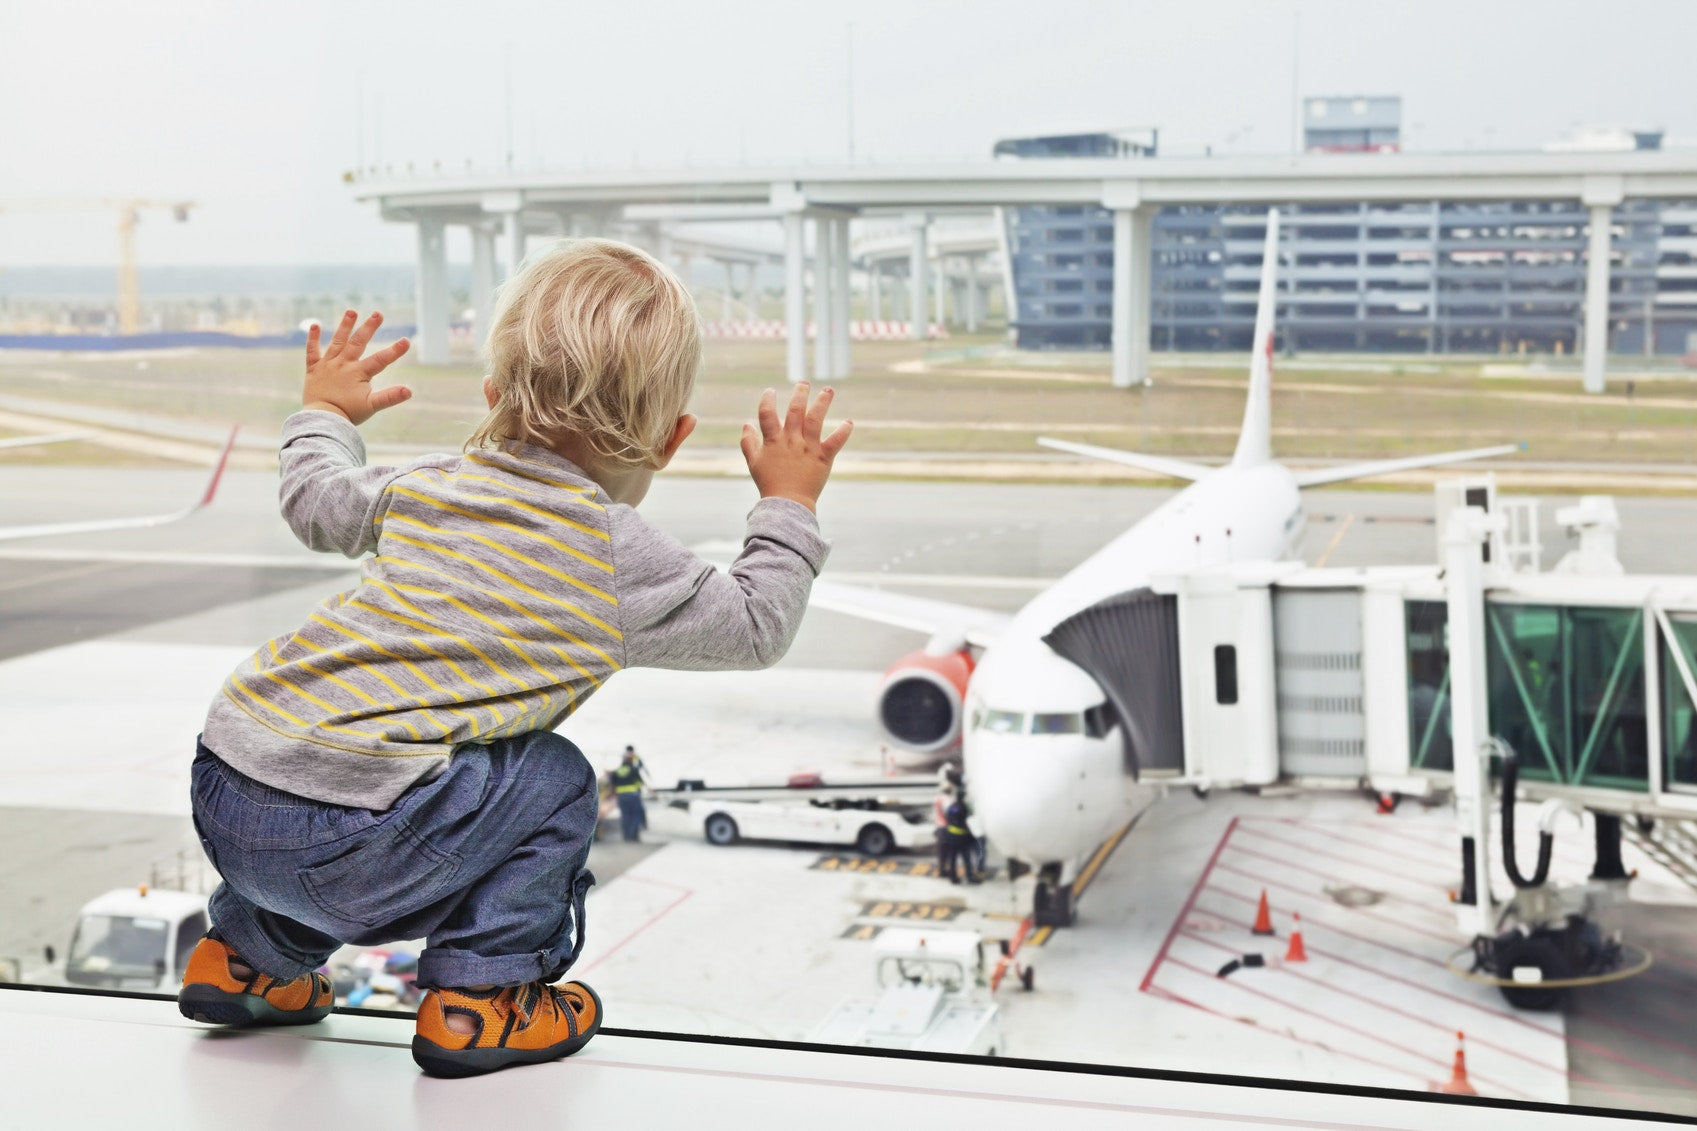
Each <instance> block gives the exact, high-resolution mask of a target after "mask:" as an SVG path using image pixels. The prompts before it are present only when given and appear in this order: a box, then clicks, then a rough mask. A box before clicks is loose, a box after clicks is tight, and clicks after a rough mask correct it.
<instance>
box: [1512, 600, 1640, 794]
mask: <svg viewBox="0 0 1697 1131" xmlns="http://www.w3.org/2000/svg"><path fill="white" fill-rule="evenodd" d="M1643 620H1644V618H1643V614H1642V612H1641V611H1640V610H1638V609H1623V608H1589V607H1576V606H1557V605H1510V604H1491V603H1487V605H1486V634H1487V639H1486V645H1485V670H1486V677H1487V682H1488V687H1489V696H1490V722H1491V732H1492V733H1493V734H1495V735H1497V736H1498V737H1500V738H1502V739H1503V740H1504V741H1505V742H1507V743H1508V744H1509V745H1510V746H1512V747H1513V748H1514V750H1515V752H1516V753H1517V754H1518V755H1519V756H1520V766H1521V773H1522V774H1525V775H1526V776H1527V777H1532V778H1541V779H1544V780H1547V781H1556V782H1562V783H1566V784H1583V785H1597V786H1613V787H1616V788H1621V787H1626V788H1643V787H1644V786H1645V785H1646V784H1647V782H1648V778H1649V742H1648V734H1647V726H1646V720H1645V712H1644V646H1643V636H1642V632H1643Z"/></svg>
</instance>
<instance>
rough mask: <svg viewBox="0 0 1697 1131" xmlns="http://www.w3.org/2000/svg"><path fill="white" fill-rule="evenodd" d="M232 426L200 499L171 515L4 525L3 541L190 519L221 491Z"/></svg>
mask: <svg viewBox="0 0 1697 1131" xmlns="http://www.w3.org/2000/svg"><path fill="white" fill-rule="evenodd" d="M237 430H238V429H236V428H232V429H230V435H229V438H228V439H226V440H225V441H224V450H223V451H221V452H219V453H218V462H217V463H216V464H215V465H213V468H212V475H211V477H210V478H208V479H207V481H206V487H205V488H204V489H203V490H202V491H201V495H200V498H199V499H198V500H197V501H196V502H194V503H191V504H190V505H188V506H186V507H184V508H183V509H182V510H179V511H172V512H170V513H169V514H144V515H138V516H136V517H134V518H97V519H91V520H86V521H83V522H49V523H41V524H37V525H34V526H0V541H10V540H12V539H14V538H45V537H47V536H48V535H52V534H92V533H94V532H96V531H100V530H133V529H136V528H138V527H144V526H164V525H165V524H166V523H168V522H176V521H177V520H178V519H179V518H186V517H188V516H189V515H191V514H193V513H194V512H195V511H197V510H199V509H200V508H201V507H204V506H206V505H207V504H208V503H210V502H211V501H212V497H213V496H214V495H215V494H217V493H218V480H219V479H221V478H223V475H224V465H225V464H226V463H228V462H229V460H230V450H231V449H232V448H234V447H235V446H236V432H237Z"/></svg>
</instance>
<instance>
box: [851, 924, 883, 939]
mask: <svg viewBox="0 0 1697 1131" xmlns="http://www.w3.org/2000/svg"><path fill="white" fill-rule="evenodd" d="M883 929H884V928H882V927H880V926H879V925H878V924H876V923H856V924H855V925H854V926H852V927H850V928H849V929H848V930H846V931H844V932H843V933H842V937H843V938H845V939H856V940H858V941H860V942H865V941H867V940H868V939H875V938H877V937H878V932H879V931H882V930H883Z"/></svg>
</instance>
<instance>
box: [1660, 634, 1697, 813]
mask: <svg viewBox="0 0 1697 1131" xmlns="http://www.w3.org/2000/svg"><path fill="white" fill-rule="evenodd" d="M1668 627H1670V628H1671V629H1673V637H1672V639H1671V640H1670V639H1669V637H1668V636H1667V634H1665V633H1664V634H1661V647H1660V648H1659V649H1658V651H1659V653H1660V657H1659V658H1660V661H1661V678H1662V749H1663V750H1664V751H1666V766H1665V767H1664V775H1665V780H1666V781H1667V784H1668V786H1669V787H1670V788H1673V789H1687V790H1697V704H1694V703H1693V702H1692V700H1691V692H1690V691H1689V690H1688V689H1687V687H1686V685H1685V676H1684V675H1683V674H1682V673H1681V671H1680V665H1679V660H1680V659H1683V660H1684V661H1685V669H1686V670H1687V671H1690V672H1693V673H1697V617H1693V616H1689V615H1687V616H1685V617H1681V616H1678V615H1670V616H1669V617H1668ZM1675 647H1677V648H1678V649H1679V651H1680V656H1679V657H1678V658H1676V657H1675V656H1674V654H1673V649H1674V648H1675Z"/></svg>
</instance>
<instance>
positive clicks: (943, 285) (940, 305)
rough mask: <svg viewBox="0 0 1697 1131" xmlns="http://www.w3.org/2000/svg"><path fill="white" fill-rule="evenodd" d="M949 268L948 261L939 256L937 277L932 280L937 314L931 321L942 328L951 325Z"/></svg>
mask: <svg viewBox="0 0 1697 1131" xmlns="http://www.w3.org/2000/svg"><path fill="white" fill-rule="evenodd" d="M948 268H949V264H948V260H946V259H944V258H943V257H942V256H941V255H939V256H938V257H937V277H936V278H935V279H933V280H932V283H933V289H932V296H933V299H934V301H935V302H936V305H937V312H936V314H935V315H934V316H933V317H932V319H931V320H932V321H933V322H935V323H937V325H938V326H940V327H941V326H947V325H948V324H949V307H948V301H949V299H948V296H949V270H948Z"/></svg>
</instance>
